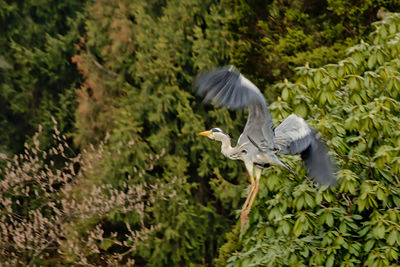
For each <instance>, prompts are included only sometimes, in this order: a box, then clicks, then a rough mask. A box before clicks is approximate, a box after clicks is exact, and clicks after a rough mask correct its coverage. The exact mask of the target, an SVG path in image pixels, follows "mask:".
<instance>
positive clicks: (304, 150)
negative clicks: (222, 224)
mask: <svg viewBox="0 0 400 267" xmlns="http://www.w3.org/2000/svg"><path fill="white" fill-rule="evenodd" d="M195 86H196V87H197V93H198V94H199V95H201V96H203V97H204V102H205V103H210V102H211V103H215V104H219V105H222V106H226V107H229V108H230V109H232V110H235V109H242V108H245V107H247V108H248V109H249V115H248V119H247V123H246V126H245V127H244V130H243V132H242V134H241V135H240V137H239V139H238V142H237V144H236V146H235V147H232V146H231V139H230V137H229V135H228V134H226V133H224V132H223V131H222V130H221V129H219V128H213V129H212V130H210V131H205V132H202V133H200V134H201V135H204V136H208V137H209V138H211V139H214V140H217V141H220V142H221V143H222V145H221V152H222V154H223V155H225V156H226V157H228V158H230V159H233V160H242V161H243V162H244V163H245V166H246V169H247V171H248V173H249V175H250V180H251V184H252V186H251V188H250V193H249V195H248V197H247V199H246V201H245V203H244V205H243V208H242V214H241V219H242V227H243V226H244V224H245V223H246V218H247V214H248V213H249V212H250V208H251V206H252V203H253V201H254V198H255V196H256V195H257V192H258V188H259V181H260V177H261V173H262V169H263V168H266V167H269V166H270V165H278V166H282V167H284V168H286V169H288V168H287V167H286V166H285V165H284V164H283V163H282V162H281V161H280V160H279V159H278V157H277V155H284V154H293V155H294V154H301V157H302V159H303V161H304V163H305V165H306V168H307V171H308V173H309V174H310V176H311V177H312V178H313V179H314V180H315V181H317V182H319V183H320V184H324V185H334V184H336V179H335V177H334V175H333V167H332V164H331V160H330V158H329V156H328V154H327V151H326V148H325V145H324V143H323V142H322V141H321V140H320V138H319V137H318V132H316V131H315V130H314V129H312V128H311V127H310V126H309V125H308V124H307V123H306V122H305V121H304V120H303V119H302V118H300V117H298V116H296V115H294V114H291V115H290V116H289V117H287V118H286V119H285V120H284V121H283V122H282V123H281V124H280V125H279V126H278V127H276V129H275V130H273V125H272V120H271V115H270V113H269V110H268V106H267V102H266V101H265V98H264V96H263V95H262V94H261V92H260V90H259V89H258V88H257V87H256V86H255V85H254V84H253V83H251V82H250V81H249V80H248V79H246V78H245V77H244V76H243V75H241V74H240V72H239V71H238V70H237V69H235V68H234V67H232V66H230V67H222V68H219V69H216V70H213V71H209V72H206V73H203V74H201V75H200V76H199V77H197V79H196V82H195ZM289 171H290V170H289ZM254 177H255V179H254Z"/></svg>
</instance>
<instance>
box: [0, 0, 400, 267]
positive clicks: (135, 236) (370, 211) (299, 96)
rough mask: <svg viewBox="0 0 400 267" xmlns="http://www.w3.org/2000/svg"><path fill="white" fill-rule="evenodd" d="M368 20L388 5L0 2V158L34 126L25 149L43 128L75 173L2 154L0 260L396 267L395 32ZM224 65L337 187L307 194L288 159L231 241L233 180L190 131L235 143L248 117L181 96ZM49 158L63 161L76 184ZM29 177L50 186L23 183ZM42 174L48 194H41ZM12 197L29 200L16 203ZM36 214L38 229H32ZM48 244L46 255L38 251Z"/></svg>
mask: <svg viewBox="0 0 400 267" xmlns="http://www.w3.org/2000/svg"><path fill="white" fill-rule="evenodd" d="M381 7H386V8H388V9H390V10H396V9H398V8H399V4H398V3H397V2H396V1H386V0H368V1H342V0H327V1H302V0H295V1H277V0H273V1H254V0H252V1H245V0H240V1H239V0H223V1H200V0H172V1H154V0H151V1H144V0H136V1H129V0H122V1H120V0H118V1H117V0H112V1H105V0H99V1H91V2H87V3H85V1H84V2H82V1H69V2H68V3H67V2H65V3H59V2H55V1H46V0H44V1H2V2H1V3H0V23H1V25H4V27H1V28H0V32H1V33H2V35H1V36H0V50H1V51H2V52H1V53H0V70H1V72H0V128H1V129H6V130H4V131H1V132H0V139H1V144H0V153H2V152H4V153H6V154H9V155H11V154H12V152H14V151H21V150H22V149H23V147H24V145H23V144H24V140H25V139H26V138H27V137H28V136H30V135H32V133H33V130H32V129H33V128H35V127H36V125H37V124H38V123H41V124H42V125H43V133H42V134H41V135H40V136H36V137H35V138H32V139H31V141H32V142H33V143H34V144H35V142H36V143H37V142H38V140H40V143H41V144H42V146H43V147H42V148H41V149H42V150H40V151H39V150H38V149H37V151H39V152H38V153H39V154H40V155H42V154H41V153H43V152H44V151H47V150H45V149H44V150H43V148H46V147H51V145H50V144H51V141H52V140H51V139H52V138H51V137H52V129H53V123H54V121H58V127H59V128H58V129H59V130H60V131H62V132H63V133H66V134H67V136H68V137H69V136H71V137H73V138H74V142H75V143H76V144H78V145H79V147H80V148H81V149H82V153H81V154H78V155H79V160H78V161H79V164H78V163H77V162H78V161H77V162H75V163H73V161H74V160H75V159H72V158H71V159H70V160H69V159H68V158H65V159H61V158H59V159H58V160H56V161H55V163H54V166H51V168H49V169H46V164H51V163H50V162H51V161H50V160H52V159H49V158H45V159H43V158H40V157H39V158H37V157H36V158H35V160H37V161H38V163H37V164H36V165H34V166H31V167H27V168H26V169H18V166H16V167H15V168H14V167H13V166H14V165H10V166H7V164H6V162H7V161H9V162H11V161H10V160H9V159H10V158H12V157H7V156H6V155H4V154H0V155H1V157H3V158H4V159H6V161H0V166H1V169H2V170H3V174H4V173H11V174H12V175H3V176H1V177H0V183H2V184H3V185H5V184H7V185H8V184H10V185H12V186H9V187H7V188H6V187H1V190H3V191H1V190H0V191H1V193H2V195H1V197H2V199H5V200H6V201H3V202H1V204H0V205H3V204H4V205H3V206H4V207H5V208H4V209H3V210H1V211H0V220H2V221H0V222H1V223H3V224H4V225H6V227H0V228H1V230H2V231H3V230H4V229H6V230H4V231H5V232H4V233H6V234H4V236H6V237H7V238H11V239H5V238H0V244H1V246H0V251H2V252H3V254H1V253H0V256H1V258H0V260H1V262H2V263H5V264H6V263H10V264H13V263H15V264H14V265H16V264H18V263H19V264H21V265H27V264H29V262H31V264H37V265H46V264H49V265H51V264H53V265H57V264H61V265H62V264H64V265H71V264H81V265H90V264H91V265H114V266H115V265H133V264H137V265H146V266H147V265H149V266H190V265H194V266H197V265H210V266H212V265H218V266H226V265H228V266H236V265H241V266H252V265H289V266H309V265H327V266H334V265H341V266H359V265H362V264H364V265H367V266H369V265H371V266H374V265H377V266H379V265H382V266H386V265H390V264H392V265H396V264H397V265H398V264H399V262H398V260H397V256H398V253H399V251H398V247H399V246H400V234H399V233H400V227H399V220H400V218H399V215H398V213H399V210H398V207H399V206H400V189H399V186H400V185H399V183H400V182H399V178H398V177H399V172H400V160H399V158H400V157H399V149H398V148H399V146H400V137H399V135H400V131H399V129H398V126H397V125H399V124H400V122H399V118H398V115H397V114H398V113H399V97H400V96H399V92H400V82H399V81H400V75H399V68H400V63H399V57H398V55H399V52H400V51H399V47H400V46H399V39H400V37H399V31H400V28H399V27H400V26H399V25H400V23H399V17H398V14H392V15H388V13H386V11H384V9H381V10H380V13H379V14H378V15H379V17H382V18H383V17H385V18H386V19H385V20H382V21H379V22H377V23H375V24H373V25H372V26H371V24H370V23H371V22H372V21H374V20H375V17H376V15H377V11H378V9H379V8H381ZM373 28H375V31H374V32H373V33H372V34H371V37H370V38H368V37H367V34H368V33H369V32H371V31H372V29H373ZM362 40H364V41H362ZM365 40H367V41H365ZM349 46H351V48H350V49H348V50H347V52H346V48H347V47H349ZM338 59H343V60H340V61H339V60H338ZM228 63H231V64H234V65H236V66H237V67H239V69H240V70H241V71H242V72H243V73H244V74H245V75H246V76H247V77H248V78H250V79H251V80H253V81H254V82H255V83H256V84H257V85H262V84H264V86H263V87H260V89H262V91H265V95H266V96H267V97H268V98H270V99H274V100H275V101H274V102H273V103H272V104H271V105H270V108H271V112H272V115H273V118H274V123H275V125H277V124H278V122H280V121H282V120H283V119H284V118H286V117H287V116H288V115H289V114H290V113H292V112H294V113H296V114H298V115H300V116H302V117H304V118H307V119H308V121H309V122H310V123H311V124H312V125H313V126H314V127H315V128H316V129H318V130H319V131H320V132H321V133H322V135H323V137H324V138H326V140H328V145H329V146H330V148H331V151H332V154H333V156H334V157H335V158H336V161H337V164H338V173H337V176H338V178H339V179H340V184H339V186H338V187H336V188H335V189H327V188H319V187H317V186H315V185H313V184H312V183H310V181H309V180H308V179H307V178H306V176H305V170H304V167H303V166H302V164H301V161H300V158H299V157H296V156H287V157H282V161H284V162H285V164H287V165H288V166H290V168H291V169H296V172H297V173H299V174H300V175H299V177H297V176H293V175H292V174H289V173H288V172H286V171H285V170H282V169H279V168H270V169H268V170H266V171H265V173H264V179H263V180H262V184H261V185H260V193H259V194H258V196H257V199H256V203H255V206H254V207H253V209H252V212H251V214H250V217H249V219H250V224H249V227H248V229H247V230H246V232H244V233H242V235H241V234H240V233H239V229H240V222H238V220H237V218H238V215H239V209H240V207H241V204H242V201H243V199H244V198H245V196H246V193H247V190H246V188H245V186H246V185H247V184H248V183H247V180H248V175H247V173H246V172H245V170H244V168H243V165H242V164H240V163H239V162H235V161H230V160H226V158H224V157H223V156H222V155H221V154H220V151H219V150H220V148H219V147H218V146H215V144H213V143H211V142H210V141H209V140H207V139H205V138H200V137H198V136H197V133H198V132H199V131H203V130H205V129H209V128H212V127H221V128H223V129H224V131H226V132H228V133H230V135H231V136H232V137H238V136H239V134H240V131H241V130H242V128H243V125H244V124H245V121H246V115H247V111H237V112H229V111H227V110H226V109H215V108H214V107H208V106H204V105H202V104H201V103H200V100H199V99H198V98H196V97H195V96H194V94H193V90H192V81H193V78H194V77H195V76H196V75H197V74H198V73H199V72H200V71H202V70H204V69H209V68H212V67H214V66H218V65H225V64H228ZM329 63H330V64H329ZM299 66H301V67H299ZM285 78H286V79H285ZM272 84H275V85H274V86H270V85H272ZM267 87H270V88H268V90H267V89H266V90H264V88H267ZM270 102H271V101H270ZM57 131H58V130H57ZM65 139H66V138H65V137H63V140H64V141H63V142H65V141H66V140H65ZM104 139H106V140H108V141H107V143H106V145H104V146H103V143H102V141H103V140H104ZM92 143H93V144H97V145H95V146H94V147H93V146H92V145H91V144H92ZM65 144H67V145H68V143H65ZM27 147H29V145H27ZM58 148H59V147H53V148H52V149H51V150H52V151H58V150H57V149H58ZM32 153H34V152H33V151H32ZM46 153H47V152H46ZM40 155H39V156H40ZM80 155H83V158H84V160H83V159H82V158H80ZM99 155H101V157H100V156H99ZM17 157H20V162H21V164H24V163H26V162H25V161H24V159H25V160H26V161H29V160H31V158H29V155H26V157H25V156H24V154H21V156H17ZM23 158H24V159H23ZM15 162H19V161H15ZM65 163H69V164H71V165H72V167H73V168H76V167H78V166H77V165H79V168H77V169H73V170H74V171H76V173H75V174H74V175H72V174H71V173H70V172H69V171H68V170H67V169H68V168H67V169H65V168H64V165H63V164H65ZM10 164H11V163H10ZM12 164H14V163H12ZM28 165H29V164H28ZM66 165H68V164H66ZM13 168H14V169H13ZM32 168H33V169H32ZM35 168H36V169H35ZM78 169H79V171H80V172H78ZM10 170H11V171H10ZM24 170H27V171H28V172H27V173H26V172H24ZM41 170H46V171H48V173H47V174H46V175H44V176H43V177H42V178H43V179H42V180H40V179H39V178H38V179H36V180H35V179H34V178H35V177H36V178H37V177H41V176H40V175H41V172H40V171H41ZM7 171H8V172H7ZM13 171H14V172H13ZM13 173H17V174H15V175H16V176H18V179H16V180H13V178H14V176H15V175H14V174H13ZM67 174H68V175H69V176H68V175H67ZM63 175H67V176H68V177H69V178H68V179H69V180H68V182H67V183H65V181H61V180H62V179H63V177H64V176H63ZM49 177H50V178H51V177H56V178H54V179H55V180H57V179H59V180H60V183H58V184H57V186H59V187H57V186H56V185H54V186H53V185H52V184H51V185H50V186H48V184H46V183H45V182H43V183H40V181H46V179H47V178H49ZM77 178H79V179H77ZM24 179H26V180H27V181H28V182H27V183H25V180H24ZM54 179H53V180H54ZM16 181H23V182H21V183H16ZM31 181H33V182H32V183H31ZM57 181H58V180H57ZM75 183H76V185H75ZM43 186H44V187H43ZM53 187H54V188H56V187H57V188H58V189H59V190H58V191H57V190H55V189H54V188H53ZM26 188H31V189H29V190H34V189H35V188H39V189H40V190H41V191H40V192H39V195H38V197H37V198H36V197H35V196H33V194H34V193H32V191H29V192H30V193H29V192H28V195H23V194H20V192H19V191H21V192H22V191H24V190H25V191H24V192H26V190H27V189H26ZM7 190H8V191H7ZM13 190H17V191H18V190H19V191H18V192H16V191H15V192H14V191H13ZM52 190H53V191H52ZM3 192H6V193H3ZM10 192H11V193H10ZM18 198H21V199H20V201H19V203H18V202H17V200H18ZM21 203H22V205H21ZM52 203H55V205H53V204H52ZM28 204H29V205H28ZM24 205H25V206H24ZM9 211H11V213H10V212H9ZM13 213H15V214H16V215H17V216H22V217H23V216H25V217H24V218H25V221H24V223H26V227H27V228H26V229H31V230H32V229H33V230H32V231H33V232H35V231H36V232H37V233H38V234H37V235H28V234H27V233H29V231H21V230H15V232H16V233H18V235H15V236H19V237H24V238H25V237H26V238H27V239H26V240H28V241H29V242H30V243H29V242H25V243H18V242H14V241H16V240H14V239H12V236H11V235H9V234H8V232H7V231H8V230H7V229H11V228H12V227H14V226H15V225H17V226H18V224H20V223H19V221H18V220H14V221H12V220H11V219H12V218H13ZM34 214H38V215H37V216H36V217H35V216H34ZM57 215H61V216H57ZM38 216H39V217H40V218H41V219H43V220H42V221H41V222H44V224H35V218H39V217H38ZM10 218H11V219H10ZM65 218H68V219H65ZM70 218H73V219H70ZM10 222H11V224H10ZM14 223H15V224H14ZM41 225H42V226H41ZM17 226H16V227H17ZM35 227H39V228H35ZM40 227H42V228H43V227H45V228H47V229H48V231H47V232H46V231H45V232H40V231H39V230H37V229H40ZM18 229H20V228H18ZM49 231H50V232H51V233H52V234H51V235H52V237H54V238H55V239H54V240H57V242H48V240H49V239H48V237H49V234H46V233H49ZM39 232H40V234H39ZM4 240H5V241H4ZM17 241H18V240H17ZM35 242H36V243H35ZM32 244H33V245H32ZM35 244H36V245H35ZM49 244H51V246H50V245H49ZM32 248H34V249H32ZM35 249H36V250H35ZM12 253H14V254H12ZM10 255H11V256H12V257H11V258H10V257H9V256H10ZM9 258H10V259H11V260H9Z"/></svg>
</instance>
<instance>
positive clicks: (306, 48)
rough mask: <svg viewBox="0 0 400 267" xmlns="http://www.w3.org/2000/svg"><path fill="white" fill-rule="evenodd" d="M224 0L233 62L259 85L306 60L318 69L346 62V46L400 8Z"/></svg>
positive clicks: (362, 3) (286, 74)
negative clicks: (384, 12) (382, 11)
mask: <svg viewBox="0 0 400 267" xmlns="http://www.w3.org/2000/svg"><path fill="white" fill-rule="evenodd" d="M222 2H223V4H224V5H225V6H227V7H229V8H228V10H229V16H228V17H227V19H226V26H227V28H228V31H229V34H230V37H231V39H232V41H231V46H230V50H231V52H230V55H231V62H232V63H233V65H235V66H237V67H238V68H239V70H241V71H242V72H243V73H245V74H246V75H247V76H248V77H249V78H251V79H252V80H253V81H255V83H256V84H266V83H269V84H272V83H274V82H277V81H279V80H282V79H283V78H285V77H290V76H292V75H294V74H295V73H296V71H295V67H296V66H299V65H304V64H305V63H306V62H309V63H310V65H311V66H312V67H316V66H321V65H325V64H327V63H332V62H335V61H336V59H337V58H343V57H344V56H345V55H344V51H345V49H346V47H348V46H349V45H352V44H355V43H356V42H357V40H359V39H358V38H360V37H361V36H363V35H365V34H366V33H368V30H369V29H370V23H371V22H372V21H374V20H375V18H376V14H377V11H378V9H379V8H380V7H386V8H389V9H391V10H395V9H398V8H400V5H399V3H397V2H393V1H380V0H376V1H374V0H370V1H341V0H339V1H333V0H332V1H330V0H328V1H303V0H295V1H277V0H274V1H253V0H252V1H246V0H224V1H222ZM354 14H357V15H354ZM268 97H271V98H270V99H271V100H272V99H275V95H274V94H273V93H269V94H268Z"/></svg>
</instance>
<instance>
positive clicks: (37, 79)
mask: <svg viewBox="0 0 400 267" xmlns="http://www.w3.org/2000/svg"><path fill="white" fill-rule="evenodd" d="M83 6H84V2H83V1H70V2H68V4H67V3H56V2H54V1H2V2H1V4H0V24H1V25H2V27H1V29H0V36H1V37H0V51H2V52H1V55H0V70H1V71H0V128H1V129H7V131H1V133H0V139H1V140H2V144H1V146H0V151H3V152H22V150H23V144H24V142H25V140H26V138H27V137H29V136H32V135H33V133H34V129H35V128H36V127H37V125H38V124H39V123H40V124H42V125H43V130H44V134H43V135H42V137H41V139H42V143H43V144H44V143H47V144H50V142H51V138H48V137H46V136H50V135H51V134H50V132H51V125H52V124H53V123H52V120H51V117H55V118H56V119H57V120H58V121H59V127H60V130H62V131H63V132H66V133H67V132H71V131H72V128H73V126H72V124H73V121H74V118H73V116H71V115H72V114H71V112H70V110H74V109H75V106H76V104H75V99H74V98H75V92H74V88H75V87H76V85H77V83H79V81H80V78H79V76H78V75H77V74H78V73H77V71H76V69H75V66H74V65H73V64H72V63H71V62H70V57H71V56H72V55H73V54H74V51H75V49H74V47H73V43H74V42H76V41H77V38H78V37H79V34H80V32H79V23H80V21H81V19H82V17H81V16H80V15H79V11H81V9H82V7H83Z"/></svg>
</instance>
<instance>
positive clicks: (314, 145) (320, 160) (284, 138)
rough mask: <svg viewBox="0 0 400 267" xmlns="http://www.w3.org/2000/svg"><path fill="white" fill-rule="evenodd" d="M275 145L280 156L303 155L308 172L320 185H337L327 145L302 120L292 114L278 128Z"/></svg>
mask: <svg viewBox="0 0 400 267" xmlns="http://www.w3.org/2000/svg"><path fill="white" fill-rule="evenodd" d="M274 144H275V148H276V149H278V154H293V155H295V154H299V153H301V158H302V159H303V161H304V164H305V166H306V169H307V172H308V173H309V175H310V176H311V177H312V178H313V179H314V180H315V181H317V182H318V183H320V184H323V185H330V186H333V185H335V184H336V183H337V181H336V178H335V176H334V174H333V173H334V166H333V161H332V159H331V158H330V156H329V154H328V152H327V149H326V145H325V144H324V142H323V141H322V140H321V139H320V138H319V137H318V132H317V131H315V130H314V129H312V128H311V127H310V126H309V125H308V124H307V123H306V122H305V121H304V120H303V119H302V118H300V117H297V116H296V115H294V114H292V115H290V116H289V117H287V118H286V119H285V120H284V121H283V122H282V123H281V124H280V125H279V126H278V127H276V129H275V137H274Z"/></svg>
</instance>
